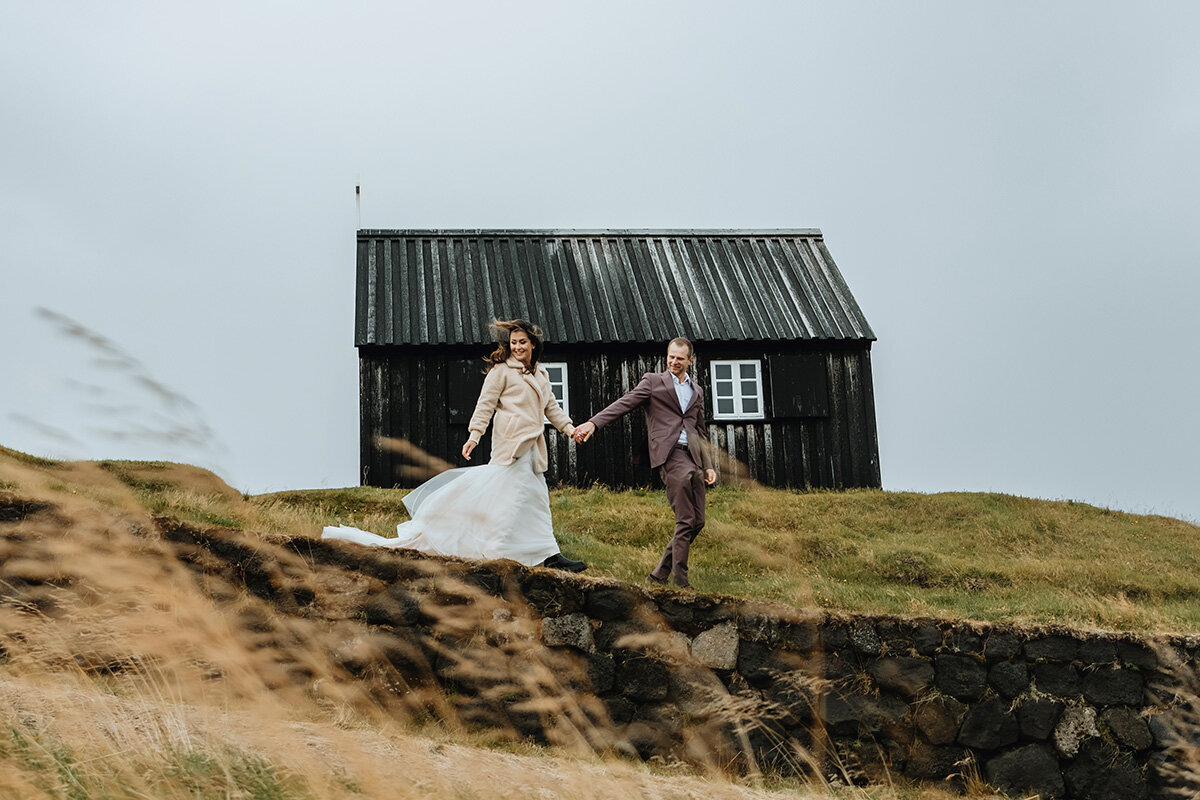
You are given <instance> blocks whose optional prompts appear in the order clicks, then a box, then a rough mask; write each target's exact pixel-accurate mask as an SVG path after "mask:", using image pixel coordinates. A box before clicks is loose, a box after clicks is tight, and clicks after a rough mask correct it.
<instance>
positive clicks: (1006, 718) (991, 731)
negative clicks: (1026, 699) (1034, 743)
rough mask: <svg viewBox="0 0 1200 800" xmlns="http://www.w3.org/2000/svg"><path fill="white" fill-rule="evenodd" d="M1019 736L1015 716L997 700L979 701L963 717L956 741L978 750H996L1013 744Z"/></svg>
mask: <svg viewBox="0 0 1200 800" xmlns="http://www.w3.org/2000/svg"><path fill="white" fill-rule="evenodd" d="M1019 737H1020V726H1019V725H1018V724H1017V716H1016V714H1014V713H1012V712H1011V711H1009V710H1008V707H1007V706H1006V705H1005V704H1004V703H1002V702H1001V701H999V700H995V699H992V700H985V701H984V702H982V703H979V704H978V705H976V706H975V707H974V708H972V709H971V710H970V711H968V712H967V715H966V716H965V717H964V718H963V721H962V727H961V728H960V729H959V731H958V743H959V744H961V745H965V746H967V747H975V748H978V749H980V750H996V749H999V748H1001V747H1006V746H1008V745H1010V744H1013V743H1014V742H1016V741H1017V739H1018V738H1019Z"/></svg>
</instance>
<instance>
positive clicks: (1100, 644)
mask: <svg viewBox="0 0 1200 800" xmlns="http://www.w3.org/2000/svg"><path fill="white" fill-rule="evenodd" d="M1116 659H1117V646H1116V645H1115V644H1114V643H1113V642H1112V641H1111V640H1109V639H1088V640H1087V641H1086V642H1084V643H1083V644H1081V645H1079V660H1080V662H1082V663H1083V664H1086V665H1088V666H1095V665H1098V664H1108V663H1111V662H1113V661H1115V660H1116Z"/></svg>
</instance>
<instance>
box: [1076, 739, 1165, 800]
mask: <svg viewBox="0 0 1200 800" xmlns="http://www.w3.org/2000/svg"><path fill="white" fill-rule="evenodd" d="M1063 778H1065V779H1066V783H1067V789H1068V791H1069V792H1070V796H1071V797H1086V798H1088V799H1089V800H1145V798H1147V797H1149V795H1150V787H1149V785H1148V784H1147V782H1146V778H1145V776H1144V775H1142V770H1141V769H1139V768H1138V767H1137V765H1136V764H1134V763H1133V761H1132V760H1130V758H1129V756H1127V755H1125V754H1123V753H1121V752H1120V751H1119V750H1117V748H1115V747H1113V746H1112V745H1111V744H1108V743H1107V742H1100V741H1093V742H1088V743H1087V744H1085V745H1084V746H1083V747H1082V748H1080V751H1079V755H1078V757H1076V758H1075V760H1074V761H1072V762H1071V763H1070V764H1068V765H1067V766H1066V768H1065V769H1063Z"/></svg>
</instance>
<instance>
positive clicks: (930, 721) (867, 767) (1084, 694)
mask: <svg viewBox="0 0 1200 800" xmlns="http://www.w3.org/2000/svg"><path fill="white" fill-rule="evenodd" d="M166 536H167V537H168V538H170V539H173V540H176V541H179V542H181V543H183V542H186V543H187V545H188V547H190V548H193V549H194V547H195V545H197V544H199V545H201V546H203V547H204V548H205V549H206V550H208V551H210V552H213V553H218V554H220V553H222V552H224V551H229V552H231V553H232V552H235V551H232V550H229V548H228V547H225V548H224V549H222V548H221V547H215V546H213V544H214V542H216V541H217V539H215V538H214V536H215V534H213V533H212V532H207V533H200V532H196V531H190V530H187V529H181V528H178V527H177V528H175V529H174V530H169V531H167V532H166ZM217 538H219V537H217ZM281 548H282V549H283V550H286V551H288V552H289V553H291V554H292V555H293V556H297V555H298V556H299V557H300V558H301V559H302V561H303V563H304V564H306V565H307V569H308V570H309V571H310V572H309V576H310V577H308V578H305V579H303V580H301V579H299V578H297V577H296V570H295V569H290V572H291V576H290V577H286V578H285V577H282V573H280V572H279V570H277V569H275V570H274V571H272V569H268V568H266V567H262V568H255V569H254V570H249V571H248V570H247V568H246V564H245V563H244V561H245V559H242V561H241V562H239V563H237V564H235V565H232V566H231V565H229V564H226V566H224V567H220V566H219V565H218V566H214V563H215V562H214V560H212V559H209V560H207V561H205V560H201V559H193V561H194V562H195V564H196V565H197V566H196V568H197V569H201V570H203V571H207V572H212V571H214V570H219V569H224V570H225V572H226V574H227V575H234V576H235V577H238V579H239V580H240V581H241V582H243V583H244V585H245V586H246V587H247V588H248V589H249V590H250V591H252V592H254V593H255V594H257V595H258V596H260V597H264V598H270V599H271V600H272V602H273V604H274V605H275V607H276V608H277V609H278V610H280V611H282V612H284V613H288V614H295V615H302V616H308V617H313V616H323V617H324V618H326V619H327V620H328V622H330V623H335V624H334V626H333V627H332V628H331V629H332V630H339V628H338V627H337V625H338V624H342V623H346V622H353V621H356V620H357V621H358V623H356V624H360V630H359V632H357V633H354V634H353V636H350V635H349V634H347V637H348V638H347V640H346V641H343V642H342V643H341V645H340V646H338V647H337V648H334V649H335V651H336V652H335V655H336V657H337V658H338V659H339V661H340V663H342V664H343V666H344V668H345V669H347V670H349V671H350V672H352V673H354V674H357V675H361V676H362V679H363V680H368V679H371V678H372V676H375V677H378V676H379V675H384V674H385V673H384V672H381V671H380V670H381V669H382V668H386V670H388V671H387V672H386V675H385V678H386V680H384V681H383V683H382V684H381V685H384V686H386V687H387V690H388V691H391V692H394V693H397V694H398V695H405V693H414V696H416V693H417V689H416V687H422V686H429V685H431V684H432V685H435V686H436V687H437V688H438V689H439V691H440V690H444V689H449V690H450V691H449V692H448V693H447V696H448V697H449V698H450V701H449V702H450V704H452V705H453V706H454V707H455V708H456V709H457V714H458V715H459V720H460V721H464V722H466V723H467V724H474V725H480V726H493V727H495V728H496V729H507V730H510V731H513V732H515V733H516V735H519V736H522V737H527V738H531V739H534V740H546V741H563V736H564V734H563V731H564V730H567V729H569V731H570V733H571V735H572V736H575V737H576V740H577V741H579V742H582V743H584V744H585V745H586V746H590V747H593V748H596V749H603V750H612V751H617V752H623V753H625V754H627V755H628V756H630V757H638V758H643V759H650V758H661V759H666V760H668V761H670V760H678V761H685V762H690V763H695V764H701V765H710V766H714V767H717V768H720V769H736V770H744V771H756V770H757V771H776V772H783V773H805V772H818V773H820V774H822V775H823V776H824V777H826V778H827V779H832V780H840V781H856V782H873V781H881V780H887V779H888V777H889V776H897V775H903V776H908V777H910V778H913V779H917V780H922V781H931V782H946V781H950V782H956V783H959V784H962V783H965V782H966V780H967V779H968V778H969V777H971V776H978V777H979V778H982V779H983V780H984V781H986V782H988V783H989V784H991V785H993V786H995V787H997V788H1000V789H1002V790H1004V791H1006V792H1008V793H1010V794H1013V795H1015V796H1021V797H1028V796H1029V795H1031V794H1033V793H1038V794H1040V795H1041V796H1042V797H1063V798H1096V799H1101V798H1105V799H1107V798H1112V799H1113V800H1117V799H1119V800H1136V799H1137V798H1149V797H1176V796H1179V797H1194V796H1197V794H1196V793H1197V791H1200V784H1198V783H1196V782H1195V776H1194V775H1193V776H1191V778H1189V777H1188V775H1187V774H1186V768H1187V767H1188V766H1189V761H1190V766H1191V768H1192V769H1196V768H1200V759H1198V758H1197V744H1198V741H1197V740H1198V738H1200V734H1198V733H1197V731H1200V728H1197V727H1191V726H1190V724H1191V723H1194V722H1196V716H1195V711H1196V709H1197V707H1196V700H1195V697H1194V695H1193V694H1192V692H1194V691H1195V688H1196V684H1195V680H1194V673H1193V668H1194V666H1195V664H1196V655H1197V650H1198V649H1200V642H1198V641H1197V640H1196V639H1195V638H1186V639H1185V638H1162V639H1156V640H1149V639H1144V638H1140V637H1136V636H1132V635H1125V634H1111V633H1099V632H1085V631H1077V630H1069V629H1062V628H1032V627H1031V628H1017V627H1013V626H1009V625H995V624H977V623H962V622H947V621H940V620H934V619H917V618H897V617H882V616H880V617H868V616H848V615H839V614H830V613H826V612H822V611H807V610H802V609H796V608H792V607H788V606H783V605H771V604H762V603H752V602H747V601H743V600H738V599H734V598H728V597H719V596H708V595H699V594H694V593H680V592H676V591H671V590H665V589H650V588H646V587H642V586H635V585H629V584H622V583H619V582H616V581H612V580H604V579H592V578H587V577H582V576H575V575H568V574H564V573H558V572H553V571H549V570H545V569H526V568H523V567H520V566H519V565H516V564H513V563H512V562H493V563H482V564H481V563H478V562H474V563H472V562H461V561H457V560H454V559H447V560H442V559H433V558H429V557H425V556H421V555H419V554H415V553H411V552H409V551H381V550H378V549H372V548H363V547H359V546H356V545H351V544H346V543H340V542H323V541H311V540H292V541H288V542H283V543H281ZM189 552H190V551H189ZM301 584H303V585H301ZM333 587H336V589H334V588H333ZM331 591H336V592H337V595H336V598H332V597H327V595H329V594H330V592H331ZM335 600H336V602H335ZM340 630H351V628H350V627H347V626H346V625H344V624H343V626H342V628H340ZM363 631H366V633H364V632H363ZM397 676H399V677H397ZM434 705H436V704H434ZM434 705H429V708H434ZM444 706H445V703H443V704H442V705H441V706H437V708H443V707H444ZM430 713H443V712H441V711H437V710H434V711H431V712H430ZM568 738H569V737H568ZM1181 770H1184V771H1183V772H1181Z"/></svg>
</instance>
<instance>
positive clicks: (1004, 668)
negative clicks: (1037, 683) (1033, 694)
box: [988, 661, 1029, 700]
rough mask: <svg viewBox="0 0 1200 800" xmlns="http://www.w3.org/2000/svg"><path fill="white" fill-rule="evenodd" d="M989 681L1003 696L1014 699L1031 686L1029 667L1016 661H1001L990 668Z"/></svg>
mask: <svg viewBox="0 0 1200 800" xmlns="http://www.w3.org/2000/svg"><path fill="white" fill-rule="evenodd" d="M988 683H990V684H991V685H992V687H993V688H994V689H995V690H996V691H997V692H999V693H1000V696H1001V697H1004V698H1007V699H1009V700H1011V699H1013V698H1014V697H1016V696H1017V695H1019V694H1020V693H1021V692H1023V691H1025V689H1026V688H1028V686H1029V668H1028V667H1026V666H1025V665H1024V664H1019V663H1017V662H1015V661H1001V662H999V663H996V664H993V665H992V668H991V669H990V670H988Z"/></svg>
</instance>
